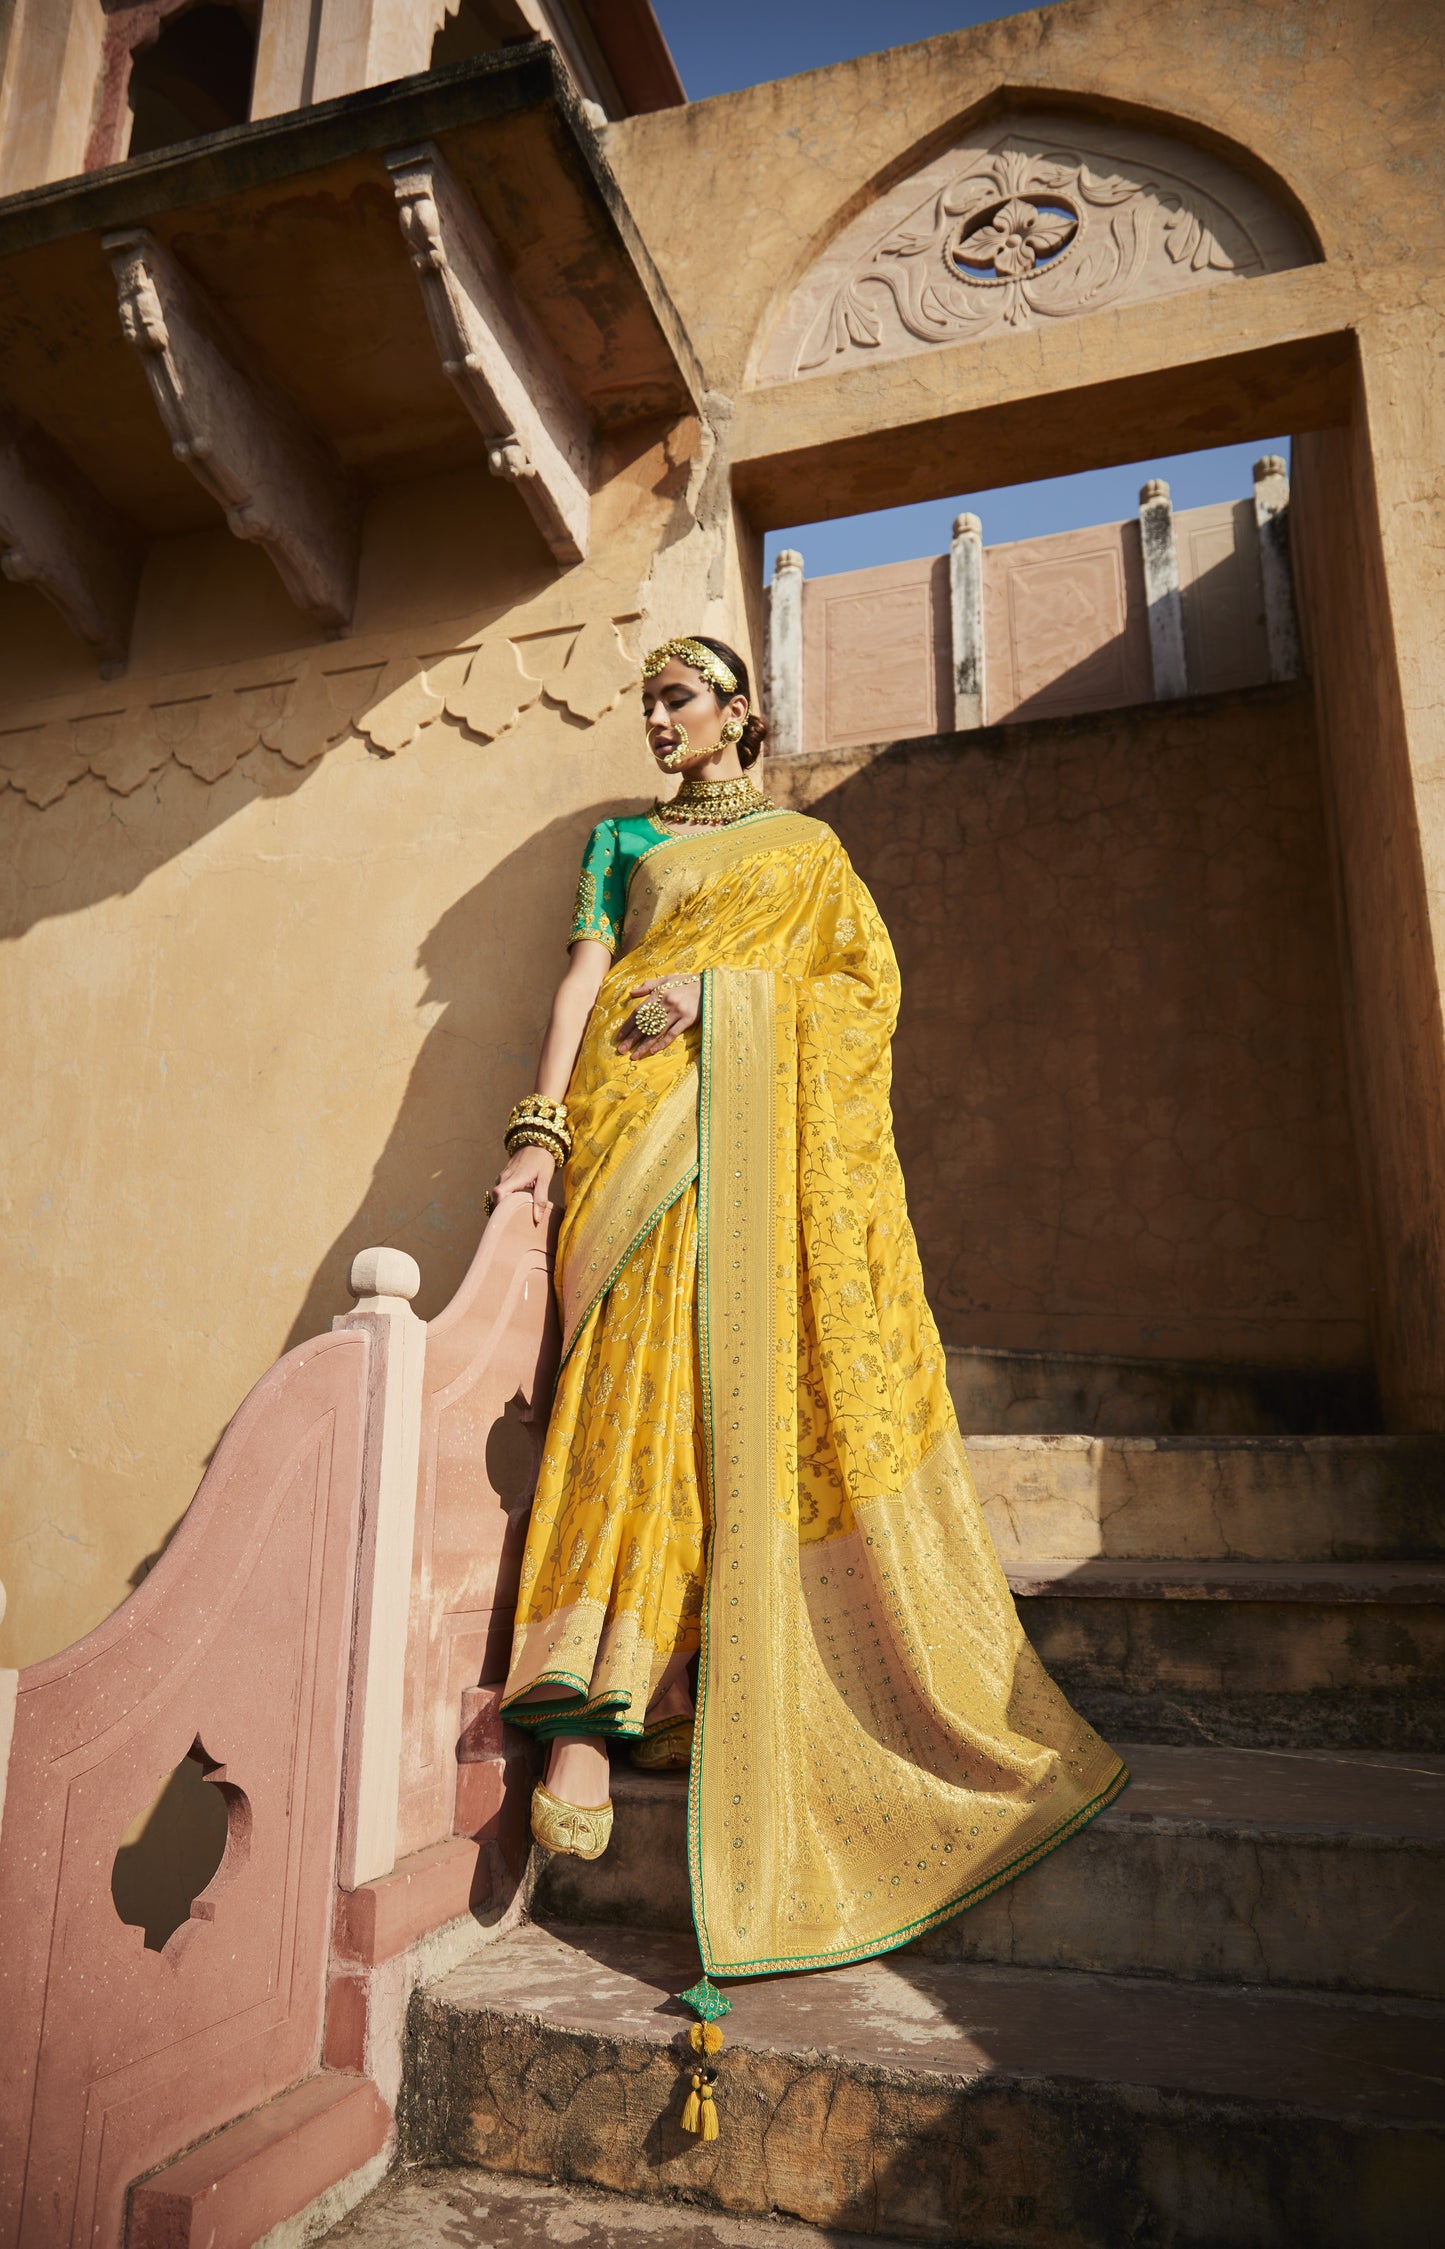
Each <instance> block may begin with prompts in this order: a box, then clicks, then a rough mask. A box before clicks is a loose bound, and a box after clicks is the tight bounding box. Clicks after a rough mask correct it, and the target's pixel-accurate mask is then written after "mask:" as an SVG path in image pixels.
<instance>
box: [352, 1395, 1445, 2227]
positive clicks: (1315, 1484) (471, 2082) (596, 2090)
mask: <svg viewBox="0 0 1445 2249" xmlns="http://www.w3.org/2000/svg"><path fill="white" fill-rule="evenodd" d="M1043 1371H1044V1375H1045V1376H1047V1372H1048V1370H1047V1367H1045V1368H1044V1370H1043ZM997 1374H998V1370H996V1369H994V1370H990V1379H991V1380H995V1379H996V1378H997ZM1025 1384H1028V1385H1032V1388H1031V1390H1030V1393H1029V1396H1030V1403H1029V1415H1030V1417H1031V1418H1032V1419H1033V1420H1034V1421H1036V1422H1037V1421H1038V1420H1040V1419H1042V1420H1044V1421H1045V1422H1046V1421H1047V1418H1048V1415H1049V1413H1050V1412H1055V1413H1059V1414H1062V1413H1064V1412H1066V1411H1067V1410H1069V1406H1070V1403H1071V1401H1072V1402H1076V1401H1077V1400H1078V1399H1079V1396H1080V1378H1079V1371H1078V1367H1077V1365H1073V1364H1071V1365H1069V1366H1068V1367H1066V1368H1065V1369H1064V1370H1063V1371H1062V1373H1060V1374H1059V1375H1058V1377H1057V1380H1056V1383H1055V1388H1054V1392H1053V1394H1052V1402H1051V1400H1050V1395H1049V1393H1048V1390H1047V1383H1046V1382H1045V1383H1043V1384H1042V1385H1041V1382H1040V1376H1039V1370H1038V1368H1037V1367H1032V1368H1030V1369H1028V1370H1025V1371H1024V1372H1023V1373H1022V1374H1021V1373H1020V1372H1019V1370H1014V1371H1013V1373H1012V1374H1010V1373H1009V1372H1008V1370H1005V1375H1004V1377H1003V1378H1002V1379H1001V1381H999V1380H996V1389H997V1392H998V1395H1000V1396H1002V1397H1003V1398H1004V1401H1005V1404H1006V1407H1007V1410H1008V1412H1009V1413H1010V1414H1012V1413H1014V1412H1015V1411H1016V1409H1017V1406H1018V1401H1019V1397H1020V1395H1021V1386H1022V1385H1025ZM959 1387H960V1385H959V1383H958V1382H957V1380H956V1381H955V1389H956V1391H957V1390H958V1388H959ZM1096 1389H1097V1390H1098V1393H1099V1395H1100V1396H1103V1397H1104V1398H1105V1401H1106V1406H1107V1405H1108V1401H1107V1388H1106V1385H1105V1386H1103V1387H1101V1386H1100V1385H1099V1384H1098V1383H1097V1382H1096ZM1041 1398H1042V1400H1043V1403H1042V1406H1041V1405H1040V1399H1041ZM973 1403H974V1406H975V1409H976V1417H977V1418H980V1419H982V1418H985V1415H984V1412H983V1410H982V1408H981V1407H980V1404H979V1399H978V1397H977V1396H976V1395H975V1396H974V1398H973ZM1108 1412H1109V1413H1112V1417H1113V1418H1114V1419H1115V1420H1118V1419H1126V1420H1129V1419H1132V1420H1133V1421H1135V1422H1136V1423H1137V1421H1138V1420H1140V1419H1142V1418H1147V1416H1146V1414H1145V1413H1144V1411H1143V1409H1142V1408H1141V1407H1140V1405H1139V1403H1138V1399H1137V1396H1136V1397H1134V1398H1132V1399H1130V1398H1126V1399H1124V1400H1123V1401H1122V1403H1121V1402H1120V1400H1119V1399H1117V1398H1116V1399H1115V1400H1114V1402H1113V1405H1112V1407H1108ZM1148 1413H1149V1414H1152V1416H1153V1418H1154V1419H1155V1421H1156V1425H1162V1426H1163V1427H1165V1428H1168V1429H1170V1430H1174V1429H1177V1428H1178V1427H1179V1425H1180V1420H1181V1418H1183V1419H1184V1420H1185V1422H1186V1426H1187V1421H1188V1411H1187V1408H1186V1409H1181V1408H1180V1407H1179V1406H1178V1405H1177V1403H1175V1404H1171V1403H1170V1400H1169V1397H1168V1395H1167V1393H1166V1392H1164V1391H1161V1390H1159V1389H1158V1388H1157V1387H1156V1390H1155V1393H1154V1396H1153V1400H1152V1403H1151V1404H1150V1405H1149V1408H1148ZM997 1418H1000V1417H995V1420H996V1419H997ZM1106 1418H1107V1414H1106ZM1261 1418H1267V1415H1264V1414H1262V1415H1261ZM1096 1426H1097V1417H1096V1418H1095V1421H1094V1422H1093V1423H1091V1425H1090V1429H1089V1431H1088V1432H1087V1433H1085V1434H1077V1433H1075V1434H1070V1433H1067V1432H1058V1431H1049V1430H1048V1429H1047V1428H1046V1427H1045V1428H1044V1429H1042V1430H1040V1429H1039V1428H1038V1427H1033V1428H1030V1429H1027V1430H1024V1431H1019V1430H1016V1429H1013V1428H1006V1429H1002V1430H1001V1429H999V1428H998V1427H997V1426H996V1425H995V1426H994V1427H993V1428H992V1429H989V1430H986V1431H985V1432H984V1433H982V1434H980V1435H978V1436H976V1437H975V1438H973V1439H972V1440H971V1441H970V1455H971V1458H972V1461H973V1466H974V1472H975V1476H976V1479H977V1482H978V1486H979V1491H980V1496H981V1498H982V1500H983V1503H984V1506H985V1509H986V1512H987V1514H988V1519H989V1522H990V1526H991V1528H992V1530H993V1534H994V1537H995V1540H996V1542H997V1544H998V1546H999V1550H1000V1553H1001V1555H1002V1557H1003V1560H1004V1563H1005V1567H1006V1568H1007V1570H1008V1572H1009V1576H1010V1579H1011V1582H1012V1583H1013V1586H1014V1589H1015V1592H1016V1595H1017V1597H1018V1599H1019V1602H1020V1607H1021V1610H1022V1613H1023V1616H1024V1622H1025V1626H1026V1629H1027V1630H1028V1631H1029V1632H1030V1634H1031V1636H1032V1637H1033V1638H1034V1639H1035V1641H1036V1643H1037V1645H1038V1646H1039V1648H1040V1650H1041V1652H1042V1654H1043V1655H1044V1657H1045V1660H1046V1661H1047V1662H1048V1663H1049V1664H1050V1667H1051V1668H1052V1669H1053V1670H1054V1671H1055V1674H1056V1676H1058V1677H1059V1679H1060V1681H1061V1683H1063V1684H1064V1685H1065V1686H1066V1687H1067V1688H1068V1690H1069V1692H1070V1693H1071V1694H1072V1695H1073V1697H1074V1698H1075V1700H1076V1701H1077V1702H1078V1703H1079V1704H1080V1705H1081V1706H1082V1707H1083V1708H1084V1709H1085V1710H1087V1711H1088V1713H1089V1714H1090V1715H1091V1716H1092V1717H1094V1718H1095V1719H1096V1721H1097V1722H1099V1723H1101V1724H1103V1725H1105V1727H1106V1729H1107V1730H1108V1732H1109V1734H1110V1737H1111V1738H1112V1739H1113V1740H1115V1741H1116V1743H1117V1744H1118V1745H1119V1746H1120V1748H1121V1749H1122V1750H1123V1752H1124V1754H1125V1756H1126V1757H1127V1759H1128V1762H1129V1764H1130V1767H1131V1771H1132V1774H1133V1778H1132V1781H1131V1784H1130V1786H1129V1787H1128V1788H1127V1789H1126V1790H1125V1792H1124V1794H1123V1795H1122V1796H1121V1797H1120V1798H1119V1799H1118V1800H1117V1801H1116V1802H1115V1803H1114V1804H1113V1805H1112V1806H1110V1808H1109V1809H1108V1810H1107V1811H1106V1812H1104V1813H1103V1814H1102V1815H1101V1816H1100V1817H1099V1818H1098V1819H1097V1820H1096V1821H1095V1822H1094V1823H1093V1824H1092V1826H1091V1827H1089V1828H1088V1829H1087V1830H1085V1831H1084V1832H1083V1833H1082V1834H1081V1835H1080V1836H1078V1837H1076V1838H1075V1839H1074V1840H1073V1841H1072V1842H1070V1843H1069V1844H1068V1845H1067V1846H1066V1847H1065V1848H1064V1849H1062V1850H1061V1851H1059V1852H1058V1853H1056V1854H1054V1855H1053V1856H1052V1857H1050V1858H1048V1859H1046V1860H1044V1861H1043V1862H1042V1863H1041V1864H1040V1865H1039V1866H1038V1867H1036V1868H1035V1869H1033V1870H1032V1871H1031V1872H1030V1873H1029V1874H1027V1875H1025V1876H1023V1877H1022V1878H1021V1879H1020V1880H1019V1881H1017V1882H1015V1883H1013V1884H1011V1885H1010V1886H1009V1887H1007V1888H1006V1889H1005V1890H1003V1891H1001V1892H999V1893H997V1894H996V1895H995V1896H993V1897H991V1898H989V1899H987V1900H985V1901H984V1902H983V1903H982V1904H980V1905H978V1906H977V1907H975V1908H973V1909H972V1910H971V1911H970V1912H968V1913H965V1914H963V1915H961V1916H959V1918H958V1919H956V1920H955V1921H953V1922H951V1923H948V1924H945V1926H944V1927H942V1928H941V1929H938V1930H935V1931H934V1932H932V1933H931V1934H930V1936H929V1937H927V1938H926V1939H924V1940H923V1941H922V1942H921V1943H919V1944H917V1945H913V1946H909V1947H907V1948H906V1949H904V1950H903V1951H900V1952H897V1953H894V1954H891V1955H889V1956H888V1957H887V1958H886V1959H883V1960H879V1961H873V1962H869V1963H866V1964H865V1965H863V1966H861V1967H857V1968H850V1969H845V1970H835V1971H833V1972H832V1973H830V1974H826V1975H814V1976H802V1977H792V1978H777V1979H771V1980H760V1981H757V1982H754V1983H749V1984H746V1985H742V1986H734V1987H732V1994H733V1997H734V2002H735V2011H734V2013H733V2015H732V2016H731V2017H730V2018H729V2021H728V2024H727V2030H728V2042H727V2045H726V2047H725V2049H724V2051H723V2054H722V2056H721V2064H720V2066H721V2080H720V2085H719V2112H720V2116H721V2120H722V2130H721V2136H720V2137H719V2139H718V2140H717V2141H716V2142H712V2143H706V2144H704V2143H699V2142H697V2141H695V2140H692V2139H690V2138H689V2137H687V2136H686V2135H684V2134H683V2133H682V2132H681V2130H680V2128H679V2125H678V2115H679V2111H680V2107H681V2094H682V2090H683V2070H682V2062H683V2056H684V2054H685V2052H686V2047H685V2034H686V2030H685V2026H686V2022H687V2020H688V2018H687V2016H686V2015H685V2013H684V2011H683V2010H682V2009H680V2008H679V2006H678V2005H677V2002H676V1998H675V1996H674V1995H675V1994H676V1993H677V1992H679V1991H680V1990H682V1989H683V1988H684V1987H685V1985H686V1984H687V1983H689V1982H690V1981H692V1979H693V1977H694V1976H695V1974H696V1972H697V1956H696V1953H695V1951H694V1949H693V1947H692V1942H691V1936H690V1918H689V1912H688V1894H687V1879H686V1867H685V1856H684V1847H683V1822H684V1809H685V1795H686V1791H685V1782H684V1781H683V1779H682V1778H681V1777H678V1776H663V1775H644V1774H639V1773H636V1772H634V1771H632V1770H631V1769H630V1767H628V1766H627V1765H625V1764H623V1763H618V1764H617V1765H615V1766H614V1799H615V1802H616V1806H617V1824H616V1830H615V1836H614V1842H613V1846H612V1848H611V1850H610V1851H609V1852H608V1854H607V1855H606V1857H605V1858H603V1859H601V1860H599V1861H598V1862H596V1864H594V1865H590V1866H588V1865H584V1864H582V1863H581V1862H580V1861H577V1860H569V1859H550V1860H545V1861H542V1862H541V1864H540V1865H539V1867H538V1869H537V1880H536V1887H535V1890H534V1892H533V1895H532V1900H531V1915H532V1918H531V1921H530V1923H527V1924H524V1925H522V1926H520V1927H518V1928H516V1929H514V1930H513V1931H512V1932H511V1933H510V1934H508V1935H506V1936H504V1937H501V1938H499V1939H498V1940H497V1941H496V1942H494V1943H492V1944H491V1945H489V1946H488V1947H486V1948H485V1949H484V1950H482V1951H481V1952H479V1953H478V1954H476V1956H475V1957H473V1958H472V1959H470V1960H469V1961H467V1962H466V1963H465V1964H464V1965H462V1966H460V1967H458V1968H456V1969H454V1970H453V1971H452V1973H451V1974H450V1975H448V1976H446V1977H444V1978H443V1979H442V1980H441V1981H440V1982H438V1983H435V1984H433V1985H431V1986H430V1987H429V1988H428V1989H426V1990H425V1991H423V1992H422V1993H419V1994H418V1996H417V1998H416V2000H415V2001H414V2003H413V2017H412V2024H411V2033H410V2048H409V2058H408V2066H407V2082H406V2085H405V2087H404V2096H403V2107H402V2129H403V2149H404V2154H405V2156H406V2158H407V2161H408V2162H409V2163H410V2164H411V2165H413V2166H417V2167H418V2168H416V2169H413V2170H410V2171H404V2172H403V2173H401V2174H399V2175H398V2177H397V2178H396V2179H395V2180H394V2181H393V2182H391V2183H390V2184H389V2186H388V2187H387V2188H386V2189H385V2190H383V2192H382V2194H381V2195H379V2196H378V2197H376V2198H374V2199H373V2201H372V2202H371V2203H370V2204H368V2205H365V2206H364V2207H363V2208H362V2210H360V2211H359V2212H357V2213H356V2214H355V2215H354V2216H353V2217H352V2219H351V2220H350V2221H348V2224H347V2226H346V2227H345V2228H343V2229H342V2234H341V2235H339V2236H337V2237H336V2238H338V2239H341V2238H344V2239H346V2240H347V2241H352V2242H355V2243H357V2244H358V2245H369V2249H380V2245H382V2244H389V2243H391V2242H393V2241H398V2242H399V2241H401V2240H407V2241H414V2242H417V2243H425V2242H428V2241H430V2240H432V2239H435V2240H436V2241H438V2242H442V2241H446V2242H448V2243H452V2242H462V2243H466V2242H473V2241H475V2242H476V2243H478V2244H481V2243H483V2242H486V2243H495V2244H497V2245H501V2244H504V2243H510V2242H512V2241H513V2240H516V2241H518V2242H520V2241H523V2240H537V2241H543V2240H548V2241H550V2240H553V2239H556V2240H559V2241H561V2240H565V2241H568V2242H577V2243H582V2244H584V2245H585V2244H589V2243H593V2242H596V2243H598V2244H603V2243H608V2244H610V2243H614V2242H615V2243H617V2244H619V2245H621V2244H623V2243H630V2242H633V2241H641V2240H644V2239H645V2240H647V2241H650V2242H657V2243H659V2244H666V2245H668V2249H671V2245H672V2244H673V2243H674V2242H676V2243H679V2244H680V2243H683V2242H689V2243H691V2242H697V2243H700V2244H706V2243H712V2242H718V2243H722V2242H725V2241H736V2242H738V2243H743V2242H758V2243H761V2242H764V2241H776V2242H778V2243H779V2244H780V2245H785V2244H786V2243H788V2242H796V2241H798V2240H799V2239H800V2238H801V2239H802V2240H803V2241H807V2240H810V2239H811V2240H814V2241H816V2240H817V2239H819V2237H820V2230H821V2233H822V2235H823V2237H825V2238H826V2239H827V2240H828V2241H829V2242H833V2243H837V2242H839V2241H841V2240H842V2239H844V2238H845V2237H851V2236H859V2237H862V2238H866V2239H868V2240H871V2241H873V2242H880V2241H890V2240H892V2241H902V2240H907V2241H924V2242H935V2243H950V2244H959V2245H966V2249H974V2245H978V2249H984V2245H988V2249H1005V2245H1007V2249H1122V2245H1124V2244H1129V2245H1131V2249H1286V2245H1288V2249H1307V2245H1308V2249H1415V2245H1416V2244H1420V2245H1423V2244H1424V2243H1425V2242H1426V2241H1427V2240H1429V2241H1430V2242H1432V2243H1433V2241H1434V2240H1436V2239H1438V2237H1439V2211H1440V2210H1441V2209H1442V2208H1445V2067H1442V2057H1445V2004H1442V2002H1445V1939H1442V1932H1441V1914H1440V1898H1441V1895H1442V1882H1441V1877H1442V1873H1445V1755H1441V1754H1439V1752H1440V1751H1441V1750H1442V1749H1445V1726H1442V1722H1441V1713H1442V1701H1441V1685H1440V1681H1441V1671H1442V1666H1441V1663H1440V1645H1441V1636H1442V1631H1445V1535H1442V1533H1445V1507H1442V1499H1445V1440H1442V1439H1436V1438H1411V1437H1391V1436H1382V1435H1378V1434H1371V1433H1369V1432H1368V1431H1364V1432H1361V1431H1358V1430H1355V1431H1352V1432H1351V1433H1349V1434H1343V1435H1341V1434H1336V1435H1329V1434H1327V1433H1321V1432H1319V1431H1317V1430H1316V1431H1315V1432H1314V1433H1311V1434H1308V1435H1304V1436H1299V1435H1288V1434H1282V1433H1279V1432H1278V1431H1270V1430H1269V1429H1262V1430H1261V1429H1256V1430H1254V1431H1253V1432H1252V1433H1251V1434H1249V1435H1247V1436H1237V1435H1236V1436H1230V1435H1224V1434H1197V1433H1195V1434H1184V1435H1178V1434H1169V1435H1162V1434H1149V1433H1148V1432H1147V1431H1146V1430H1143V1429H1140V1428H1138V1427H1137V1426H1136V1427H1134V1428H1132V1429H1129V1430H1127V1431H1125V1432H1122V1433H1120V1432H1118V1431H1110V1432H1109V1433H1107V1434H1096V1433H1094V1430H1095V1427H1096ZM538 2182H552V2185H551V2186H545V2185H542V2184H539V2183H538ZM554 2191H564V2192H565V2199H564V2200H563V2201H562V2202H560V2203H558V2202H553V2201H550V2200H548V2199H547V2198H548V2196H549V2195H550V2194H552V2193H553V2192H554ZM785 2221H792V2222H791V2223H786V2222H785ZM559 2226H560V2228H561V2229H562V2230H560V2231H558V2230H556V2229H557V2228H558V2227H559ZM428 2227H431V2228H432V2229H433V2230H432V2231H428V2230H427V2229H428ZM528 2227H530V2228H531V2229H532V2230H531V2231H530V2232H529V2231H528V2230H527V2228H528ZM408 2228H409V2229H410V2230H406V2229H408ZM729 2228H732V2229H734V2230H727V2229H729ZM800 2228H801V2234H800ZM388 2229H391V2230H388ZM398 2229H400V2230H398ZM447 2229H449V2230H447ZM809 2229H812V2230H809Z"/></svg>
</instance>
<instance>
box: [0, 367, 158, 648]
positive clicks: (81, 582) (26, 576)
mask: <svg viewBox="0 0 1445 2249" xmlns="http://www.w3.org/2000/svg"><path fill="white" fill-rule="evenodd" d="M0 570H3V571H4V573H5V575H6V577H7V578H14V579H16V580H18V581H20V582H21V583H24V584H29V585H33V586H35V587H37V588H38V589H39V591H40V592H41V593H43V594H45V595H46V596H47V597H48V598H49V599H50V600H51V601H53V602H54V604H55V606H56V608H57V609H58V610H59V611H60V614H61V615H62V617H63V618H64V619H65V621H66V623H67V624H68V625H69V626H70V628H71V630H72V631H73V632H75V633H78V634H79V636H80V638H81V639H82V640H83V641H85V642H87V643H88V644H89V646H90V647H91V648H93V649H94V650H95V652H96V655H97V656H98V657H99V658H100V668H101V671H102V673H103V674H104V676H105V677H106V678H107V679H113V678H114V677H115V675H116V674H117V672H120V671H123V670H124V668H125V659H126V650H127V647H128V645H129V642H130V627H131V616H132V613H133V611H134V609H135V593H136V582H137V579H138V578H139V575H140V549H139V545H138V542H137V540H136V538H135V535H134V533H133V532H132V530H131V529H130V527H129V526H128V525H127V524H126V523H124V522H123V521H122V519H121V518H120V517H119V516H118V515H117V514H116V513H115V510H114V509H113V508H112V507H111V506H110V504H109V503H108V502H107V501H105V500H103V499H102V498H101V496H100V494H99V493H98V492H97V491H96V490H95V487H94V486H93V485H92V484H91V483H89V481H88V480H87V479H86V478H85V477H83V476H82V475H81V473H80V471H79V470H78V469H77V468H76V467H75V466H74V464H73V462H71V461H70V460H69V459H68V457H67V456H66V455H65V454H64V453H62V452H61V450H60V448H59V446H58V445H55V444H53V443H52V441H51V440H50V439H49V438H48V437H47V436H46V434H45V432H44V431H43V430H40V429H37V428H36V427H35V425H34V423H32V422H26V421H23V420H22V419H21V418H20V416H18V415H15V414H10V413H7V412H5V411H4V410H3V409H0Z"/></svg>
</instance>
